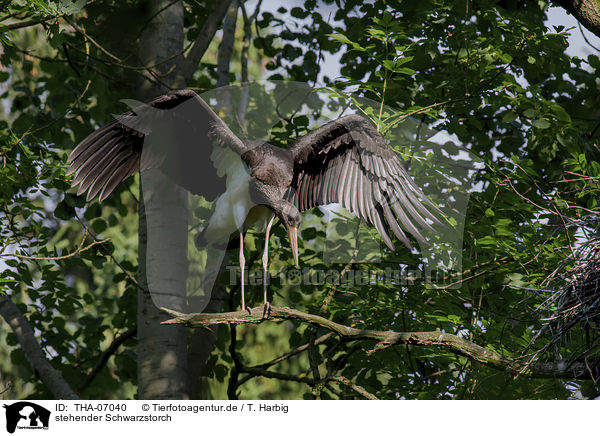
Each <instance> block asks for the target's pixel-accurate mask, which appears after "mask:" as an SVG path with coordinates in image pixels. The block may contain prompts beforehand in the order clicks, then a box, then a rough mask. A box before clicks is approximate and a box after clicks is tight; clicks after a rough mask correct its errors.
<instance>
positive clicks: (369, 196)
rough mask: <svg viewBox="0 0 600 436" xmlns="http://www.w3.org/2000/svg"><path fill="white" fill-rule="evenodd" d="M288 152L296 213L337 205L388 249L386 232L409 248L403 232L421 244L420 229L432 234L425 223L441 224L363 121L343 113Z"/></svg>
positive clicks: (371, 128)
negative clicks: (369, 228) (366, 226)
mask: <svg viewBox="0 0 600 436" xmlns="http://www.w3.org/2000/svg"><path fill="white" fill-rule="evenodd" d="M290 149H291V151H292V153H293V156H294V162H295V166H294V180H293V182H292V187H293V188H294V190H295V192H294V198H293V200H294V201H295V204H296V206H297V207H298V209H299V210H300V211H304V210H307V209H310V208H312V207H315V206H318V205H325V204H329V203H339V204H341V205H342V206H343V207H345V208H346V209H348V210H349V211H350V212H352V213H354V214H356V215H357V216H359V217H361V218H362V219H364V220H365V221H366V222H367V223H368V224H370V225H372V226H374V227H375V228H376V229H377V231H378V232H379V234H380V235H381V237H382V238H383V240H384V242H385V243H386V245H387V246H388V247H390V248H391V249H393V244H392V241H391V238H390V234H389V231H390V230H391V232H392V233H393V234H394V235H395V236H396V237H397V238H398V239H399V240H400V241H401V242H402V243H403V244H404V245H406V246H407V247H409V248H410V247H411V245H410V242H409V240H408V237H407V235H406V233H405V231H406V232H408V233H410V234H411V235H413V236H414V237H415V238H416V239H417V240H419V241H423V240H424V237H423V235H422V233H421V232H422V230H423V229H426V230H430V231H434V229H433V227H432V226H431V224H430V223H434V224H438V225H443V224H442V223H441V222H440V221H439V220H438V218H437V217H436V216H435V215H434V213H440V211H439V209H438V208H437V207H436V206H435V205H434V204H433V203H432V202H431V201H430V200H429V199H428V198H427V196H426V195H425V194H424V193H423V191H422V190H421V189H420V188H419V187H418V186H417V185H416V184H415V182H414V181H413V179H412V178H411V176H410V175H409V174H408V172H407V171H406V170H405V169H404V167H403V166H402V163H401V162H400V160H399V159H398V156H397V155H396V153H395V152H394V151H393V150H392V149H391V148H390V147H389V146H388V144H387V143H386V141H385V140H384V139H383V137H382V136H381V135H380V134H379V132H378V131H377V130H376V129H375V127H374V126H373V125H372V124H371V123H370V122H369V121H368V120H367V119H366V118H363V117H361V116H359V115H348V116H345V117H342V118H340V119H339V120H336V121H332V122H330V123H328V124H326V125H325V126H323V127H321V128H319V129H317V130H315V131H313V132H311V133H309V134H307V135H305V136H303V137H301V138H299V139H297V140H296V141H295V142H294V143H293V144H292V146H291V148H290ZM315 193H317V194H315ZM403 229H404V230H403Z"/></svg>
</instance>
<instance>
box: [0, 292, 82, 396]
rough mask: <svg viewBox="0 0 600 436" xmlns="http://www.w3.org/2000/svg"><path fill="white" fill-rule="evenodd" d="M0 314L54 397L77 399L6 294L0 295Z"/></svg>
mask: <svg viewBox="0 0 600 436" xmlns="http://www.w3.org/2000/svg"><path fill="white" fill-rule="evenodd" d="M0 315H2V317H3V318H4V319H5V320H6V322H7V323H8V325H10V327H11V328H12V330H13V332H14V334H15V336H16V337H17V339H18V341H19V344H20V345H21V349H22V350H23V353H24V354H25V358H26V359H27V361H28V362H29V365H31V368H32V369H33V370H34V371H35V372H36V373H37V374H38V375H39V377H40V379H41V380H42V383H44V384H45V385H46V387H47V388H48V389H49V390H50V392H52V395H53V396H54V398H56V399H64V400H79V399H80V397H79V395H77V394H76V393H75V391H73V389H71V386H69V384H68V383H67V382H66V381H65V379H64V378H63V377H62V375H61V374H60V372H58V371H57V370H55V369H54V368H53V367H52V365H51V364H50V362H48V359H46V356H45V355H44V352H43V351H42V349H41V347H40V344H38V342H37V339H36V338H35V335H34V333H33V330H32V329H31V326H30V325H29V323H28V322H27V319H26V318H25V317H24V316H23V314H22V313H21V311H20V310H19V308H18V307H17V305H16V304H15V303H13V302H12V300H11V299H10V298H9V297H7V296H6V295H0Z"/></svg>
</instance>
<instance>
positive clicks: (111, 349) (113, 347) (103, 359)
mask: <svg viewBox="0 0 600 436" xmlns="http://www.w3.org/2000/svg"><path fill="white" fill-rule="evenodd" d="M136 332H137V329H135V328H132V329H129V330H127V331H126V332H125V333H123V334H121V335H119V336H117V337H116V338H115V339H114V340H113V341H112V342H111V344H110V345H109V346H108V348H107V349H106V350H104V352H103V353H102V354H101V355H100V358H99V359H98V362H96V364H95V365H94V367H93V368H92V370H91V371H90V373H89V374H88V376H87V377H86V379H85V380H84V381H83V383H81V385H79V391H80V392H83V390H84V389H85V388H87V387H88V386H89V385H90V384H91V383H92V382H93V381H94V379H95V378H96V376H97V375H98V374H99V373H100V371H101V370H102V368H104V366H106V363H107V362H108V359H109V358H110V356H112V355H113V354H115V352H116V351H117V349H118V348H119V347H120V346H121V345H122V344H123V343H124V342H125V341H127V340H128V339H131V338H132V337H134V336H135V334H136Z"/></svg>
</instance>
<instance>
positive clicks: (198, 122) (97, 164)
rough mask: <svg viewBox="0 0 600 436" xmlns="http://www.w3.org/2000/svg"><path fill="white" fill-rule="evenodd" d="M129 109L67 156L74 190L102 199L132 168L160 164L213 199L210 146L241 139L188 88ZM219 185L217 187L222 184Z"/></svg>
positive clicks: (239, 145)
mask: <svg viewBox="0 0 600 436" xmlns="http://www.w3.org/2000/svg"><path fill="white" fill-rule="evenodd" d="M126 103H128V104H129V105H130V107H132V110H130V111H129V112H127V113H125V114H123V115H120V116H118V117H116V119H115V120H113V121H111V122H110V123H108V124H106V125H105V126H103V127H102V128H100V129H98V130H96V131H95V132H94V133H92V134H91V135H89V136H88V137H87V138H86V139H84V140H83V141H82V142H81V143H80V144H79V145H78V146H77V147H76V148H75V149H74V150H73V151H72V152H71V155H70V156H69V162H70V166H69V169H68V171H67V175H69V174H73V173H75V177H74V178H73V182H72V184H73V186H78V191H77V194H82V193H84V192H85V191H88V193H87V200H88V201H89V200H91V199H93V198H94V197H96V195H98V194H99V199H100V200H101V201H102V200H104V199H105V198H106V197H107V196H108V195H109V194H110V193H111V192H112V191H113V189H115V187H116V186H117V185H118V184H119V183H120V182H122V181H123V180H125V179H126V178H128V177H129V176H131V175H133V174H135V173H136V172H137V171H140V170H144V169H150V168H160V169H161V170H162V171H163V172H164V173H165V174H166V175H167V176H169V177H170V178H171V179H172V180H173V181H174V182H175V183H177V184H179V185H181V186H183V187H184V188H186V189H187V190H189V191H190V192H193V193H195V194H201V195H204V196H205V197H207V198H210V199H212V198H214V197H215V196H216V195H217V194H219V193H220V192H222V191H223V190H224V183H223V181H222V180H221V179H222V178H221V177H219V175H217V171H216V169H215V167H214V165H213V163H212V162H211V159H210V157H211V153H212V151H213V147H212V146H213V145H214V144H215V143H218V144H219V145H221V146H227V147H229V148H231V149H232V150H233V151H234V152H236V153H238V154H242V153H244V152H245V151H246V147H245V146H244V143H243V142H242V141H241V140H240V139H239V138H238V137H237V136H235V134H234V133H233V132H232V131H231V130H230V129H229V128H228V127H227V125H226V124H225V122H224V121H223V120H221V118H219V116H218V115H217V114H215V113H214V112H213V110H212V109H211V108H210V106H208V104H206V103H205V102H204V100H202V99H201V98H200V97H199V96H198V95H197V94H196V93H195V92H193V91H191V90H179V91H173V92H171V93H169V94H166V95H162V96H160V97H158V98H156V99H155V100H153V101H152V102H150V103H149V104H147V105H146V104H139V103H137V102H132V101H126ZM221 185H222V186H221Z"/></svg>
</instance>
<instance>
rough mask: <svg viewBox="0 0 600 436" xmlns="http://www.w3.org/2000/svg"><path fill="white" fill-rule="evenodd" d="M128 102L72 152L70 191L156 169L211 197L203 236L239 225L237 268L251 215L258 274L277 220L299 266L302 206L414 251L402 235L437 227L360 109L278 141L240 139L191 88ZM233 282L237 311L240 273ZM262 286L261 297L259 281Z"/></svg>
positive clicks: (106, 189) (103, 193)
mask: <svg viewBox="0 0 600 436" xmlns="http://www.w3.org/2000/svg"><path fill="white" fill-rule="evenodd" d="M130 106H131V107H132V110H130V111H129V112H127V113H125V114H123V115H121V116H118V117H116V119H115V120H113V121H112V122H110V123H108V124H106V125H105V126H103V127H102V128H100V129H98V130H96V131H95V132H93V133H92V134H90V135H89V136H88V137H87V138H85V139H84V140H83V141H82V142H81V143H80V144H79V145H78V146H77V147H76V148H75V149H74V150H73V151H72V153H71V155H70V156H69V163H70V167H69V169H68V172H67V174H68V175H69V174H74V177H73V180H72V185H73V186H75V187H77V193H78V194H83V193H85V192H87V200H88V201H90V200H92V199H94V198H95V197H98V198H99V200H100V201H102V200H104V199H105V198H106V197H107V196H109V195H110V193H111V192H112V191H113V190H114V189H115V187H116V186H117V185H118V184H119V183H121V182H122V181H124V180H125V179H127V178H128V177H130V176H132V175H133V174H135V173H136V172H138V171H143V170H146V169H151V168H158V169H160V170H161V171H162V172H163V173H164V174H165V175H166V176H168V177H169V178H170V179H172V180H173V181H174V182H175V183H177V184H178V185H180V186H182V187H183V188H185V189H187V190H188V191H190V192H191V193H194V194H199V195H202V196H204V197H205V198H207V199H208V200H213V199H216V201H217V203H216V204H217V206H216V209H215V212H214V214H213V218H211V220H210V222H209V224H208V227H207V229H210V231H209V232H206V233H207V234H208V235H209V236H210V237H211V238H213V240H214V241H215V242H218V241H217V240H218V239H219V238H221V239H227V240H228V239H229V238H230V236H231V234H233V233H235V232H239V234H240V266H241V270H242V274H243V271H244V250H243V232H244V230H245V229H246V228H247V227H248V226H249V225H256V223H257V222H259V221H260V222H262V223H263V224H264V223H266V232H267V233H266V235H267V236H266V243H265V250H264V254H263V271H264V273H265V274H266V270H267V260H268V254H267V253H268V252H267V250H268V243H269V231H270V228H271V225H272V223H273V219H274V218H275V217H277V218H279V220H280V221H281V222H282V223H283V225H284V227H285V229H286V230H287V232H288V236H289V239H290V245H291V249H292V252H293V258H294V262H295V264H296V266H298V226H299V224H300V222H301V219H302V217H301V213H302V212H304V211H306V210H309V209H311V208H313V207H315V206H320V205H328V204H331V203H338V204H340V205H341V206H342V207H344V208H346V209H347V210H348V211H350V212H352V213H353V214H355V215H356V216H358V217H360V218H361V220H362V221H363V222H366V223H367V224H368V225H370V226H373V227H375V228H376V229H377V232H378V233H379V235H380V236H381V238H382V240H383V241H384V243H385V244H386V245H387V246H388V247H389V248H390V249H392V250H393V249H394V245H393V242H392V238H391V235H390V231H391V233H392V234H393V235H395V237H396V238H397V239H398V240H400V242H402V243H403V244H404V245H405V246H406V247H408V248H412V247H411V243H410V241H409V238H408V236H407V234H406V232H407V233H409V234H410V235H412V236H413V237H414V238H415V239H417V240H418V241H424V236H423V230H428V231H435V230H434V226H441V225H442V223H441V222H440V220H439V219H438V217H436V214H440V211H439V209H438V208H437V207H436V206H435V205H434V204H433V203H432V202H431V201H430V200H429V199H428V198H427V197H426V195H425V194H424V193H423V191H422V190H421V189H420V188H419V187H418V186H417V185H416V184H415V182H414V181H413V179H412V178H411V176H410V175H409V173H408V172H407V170H406V169H405V168H404V167H403V166H402V163H401V162H400V160H399V159H398V156H397V155H396V153H395V152H394V151H393V150H392V149H391V148H390V146H389V145H388V144H387V142H386V141H385V139H384V138H383V137H382V136H381V134H380V133H379V132H378V131H377V129H376V128H375V127H374V125H373V124H372V123H371V122H370V121H369V120H367V119H366V118H364V117H362V116H360V115H355V114H353V115H346V116H343V117H341V118H339V119H337V120H335V121H331V122H329V123H327V124H325V125H324V126H322V127H319V128H317V129H316V130H314V131H312V132H310V133H308V134H307V135H305V136H302V137H300V138H297V139H296V140H294V141H293V142H292V143H291V144H290V145H289V147H288V148H281V147H276V146H273V145H271V144H269V143H267V142H264V141H257V140H250V139H246V138H239V137H238V136H236V135H235V134H234V133H233V132H232V131H231V129H230V128H229V127H228V126H227V124H226V123H225V122H224V121H223V120H222V119H221V118H220V117H219V116H218V115H217V114H216V113H215V112H214V111H213V110H212V109H211V107H210V106H209V105H208V104H207V103H206V102H205V101H204V100H203V99H202V98H200V97H199V96H198V95H197V94H196V93H195V92H193V91H191V90H178V91H173V92H170V93H168V94H166V95H162V96H160V97H158V98H156V99H155V100H153V101H152V102H150V103H149V104H147V105H146V104H138V103H136V104H134V103H131V104H130ZM223 162H226V163H223ZM249 217H253V218H252V222H249V221H251V220H250V218H249ZM257 217H258V218H257ZM216 235H217V236H216ZM241 283H242V307H243V308H245V307H246V306H245V299H244V287H243V284H244V279H243V276H242V282H241ZM263 283H264V302H265V304H267V291H266V280H264V281H263Z"/></svg>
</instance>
